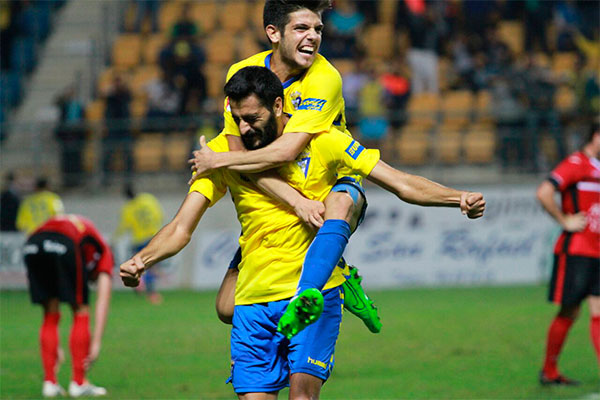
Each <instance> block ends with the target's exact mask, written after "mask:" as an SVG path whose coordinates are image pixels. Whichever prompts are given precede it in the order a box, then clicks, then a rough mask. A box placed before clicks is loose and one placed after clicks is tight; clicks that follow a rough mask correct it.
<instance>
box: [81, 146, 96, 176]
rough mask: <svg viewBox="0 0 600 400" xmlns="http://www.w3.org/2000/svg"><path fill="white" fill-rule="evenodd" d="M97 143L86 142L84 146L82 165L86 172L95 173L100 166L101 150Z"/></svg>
mask: <svg viewBox="0 0 600 400" xmlns="http://www.w3.org/2000/svg"><path fill="white" fill-rule="evenodd" d="M96 144H97V142H95V141H93V140H86V142H85V143H84V145H83V154H82V159H81V161H82V163H83V170H84V171H85V172H94V171H95V170H96V166H97V165H98V153H99V149H98V146H97V145H96Z"/></svg>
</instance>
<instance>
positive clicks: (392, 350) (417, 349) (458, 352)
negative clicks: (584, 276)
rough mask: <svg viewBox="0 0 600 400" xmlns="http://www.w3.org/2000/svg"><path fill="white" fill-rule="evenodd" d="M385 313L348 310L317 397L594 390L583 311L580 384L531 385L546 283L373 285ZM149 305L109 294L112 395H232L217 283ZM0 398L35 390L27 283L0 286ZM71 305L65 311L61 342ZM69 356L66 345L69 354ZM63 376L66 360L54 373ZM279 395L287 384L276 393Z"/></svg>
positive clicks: (106, 354) (33, 318) (106, 361)
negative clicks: (369, 317) (379, 325)
mask: <svg viewBox="0 0 600 400" xmlns="http://www.w3.org/2000/svg"><path fill="white" fill-rule="evenodd" d="M370 295H371V297H372V298H373V299H375V301H376V303H377V305H378V307H379V310H380V315H381V317H382V320H383V329H382V332H381V333H380V334H378V335H374V334H371V333H370V332H368V330H367V329H366V328H365V327H364V326H363V325H362V322H360V321H359V320H358V319H356V318H355V317H354V316H352V315H350V314H346V315H345V316H344V321H343V324H342V329H341V334H340V338H339V340H338V345H337V351H336V363H335V369H334V372H333V375H332V377H331V378H330V380H329V382H327V383H326V384H325V386H324V387H323V390H322V396H321V398H322V399H579V398H587V399H590V398H595V399H600V394H598V393H599V392H600V379H599V372H598V364H597V362H596V358H595V355H594V351H593V348H592V345H591V343H590V338H589V313H588V311H587V309H586V310H584V311H583V312H582V314H581V316H580V319H579V321H578V322H577V323H576V324H575V326H574V327H573V329H572V331H571V333H570V335H569V338H568V340H567V343H566V346H565V349H564V351H563V354H562V357H561V362H560V365H561V370H562V371H563V372H564V373H565V375H567V376H570V377H573V378H577V379H579V380H581V381H582V383H583V384H582V386H580V387H577V388H542V387H540V386H539V385H538V383H537V374H538V371H539V369H540V367H541V363H542V358H543V348H544V342H545V335H546V330H547V328H548V325H549V323H550V321H551V319H552V317H553V315H554V313H555V311H556V309H555V307H554V306H551V305H549V304H547V303H546V302H545V288H544V287H541V286H527V287H494V288H460V289H457V288H444V289H439V288H436V289H409V290H393V291H379V292H375V291H370ZM164 297H165V301H164V303H163V304H162V305H160V306H153V305H151V304H149V303H147V302H146V301H145V300H144V299H143V298H141V297H138V296H136V295H135V294H133V293H132V292H129V291H124V292H116V293H114V295H113V299H112V303H111V313H110V316H109V322H108V325H107V329H106V333H105V337H104V341H103V348H102V351H101V354H100V357H99V359H98V361H97V362H96V364H95V365H94V367H93V369H92V370H91V371H90V374H89V378H90V380H91V381H92V382H94V383H97V384H99V385H102V386H105V387H106V388H107V389H108V391H109V395H110V396H109V397H108V398H112V399H192V398H193V399H198V398H201V399H232V398H235V395H234V393H233V390H232V387H231V385H226V384H225V379H226V378H227V377H228V375H229V373H228V371H229V365H230V363H229V337H228V336H229V328H228V326H226V325H223V324H222V323H221V322H219V321H218V319H217V318H216V314H215V312H214V299H215V293H214V292H191V291H175V292H165V293H164ZM0 301H1V304H0V311H1V314H0V317H1V319H0V334H1V336H0V397H1V398H2V399H24V398H27V399H35V398H40V395H41V383H42V379H43V374H42V369H41V362H40V359H39V353H38V329H39V324H40V321H41V310H40V307H35V306H33V305H31V304H30V303H29V299H28V296H27V293H26V292H11V291H6V292H2V293H0ZM70 323H71V313H70V310H69V309H68V308H67V307H66V306H65V307H63V309H62V321H61V344H62V346H63V348H65V350H68V334H69V326H70ZM67 354H68V351H67ZM69 379H70V367H69V357H68V356H67V362H66V363H65V364H64V365H63V366H62V369H61V371H60V373H59V380H60V382H61V383H62V385H63V386H66V385H68V381H69ZM280 398H282V399H283V398H287V390H286V391H283V392H282V393H281V394H280Z"/></svg>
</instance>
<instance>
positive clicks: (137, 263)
mask: <svg viewBox="0 0 600 400" xmlns="http://www.w3.org/2000/svg"><path fill="white" fill-rule="evenodd" d="M119 270H120V273H119V275H120V276H121V280H122V281H123V284H124V285H125V286H129V287H136V286H138V285H139V284H140V279H141V277H142V274H143V273H144V271H145V270H146V266H145V265H144V263H143V262H142V258H141V257H140V256H138V255H136V256H134V257H133V258H130V259H129V260H127V261H125V262H124V263H123V264H121V267H120V268H119Z"/></svg>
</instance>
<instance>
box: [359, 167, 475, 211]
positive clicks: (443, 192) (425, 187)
mask: <svg viewBox="0 0 600 400" xmlns="http://www.w3.org/2000/svg"><path fill="white" fill-rule="evenodd" d="M367 179H369V180H370V181H372V182H374V183H376V184H377V185H379V186H381V187H382V188H384V189H386V190H387V191H389V192H391V193H394V194H395V195H396V196H398V197H399V198H400V199H401V200H403V201H405V202H407V203H411V204H417V205H420V206H437V207H460V210H461V212H462V213H463V214H465V215H467V216H468V217H469V218H479V217H481V216H482V215H483V212H484V210H485V200H484V199H483V195H482V194H481V193H474V192H466V191H461V190H456V189H452V188H448V187H446V186H443V185H440V184H439V183H436V182H432V181H430V180H429V179H426V178H423V177H422V176H417V175H411V174H407V173H405V172H402V171H399V170H397V169H395V168H392V167H391V166H389V165H388V164H386V163H385V162H383V161H381V160H380V161H378V162H377V164H376V165H375V168H373V170H372V171H371V173H370V174H369V176H368V177H367Z"/></svg>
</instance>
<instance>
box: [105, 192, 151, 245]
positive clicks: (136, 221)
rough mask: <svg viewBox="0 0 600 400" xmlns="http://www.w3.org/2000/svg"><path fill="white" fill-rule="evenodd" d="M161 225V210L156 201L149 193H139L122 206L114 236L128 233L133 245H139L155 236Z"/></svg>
mask: <svg viewBox="0 0 600 400" xmlns="http://www.w3.org/2000/svg"><path fill="white" fill-rule="evenodd" d="M162 224H163V210H162V207H161V205H160V202H159V201H158V199H157V198H156V197H154V196H153V195H151V194H150V193H140V194H138V195H137V196H135V197H134V198H133V199H131V200H129V201H128V202H127V203H126V204H125V205H124V206H123V209H122V210H121V221H120V223H119V227H118V228H117V232H116V234H115V236H120V235H122V234H123V233H125V232H129V233H131V241H132V242H133V245H134V246H135V245H141V244H143V243H145V242H147V241H148V240H149V239H151V238H152V237H153V236H154V235H156V233H157V232H158V231H159V230H160V228H161V227H162Z"/></svg>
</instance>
